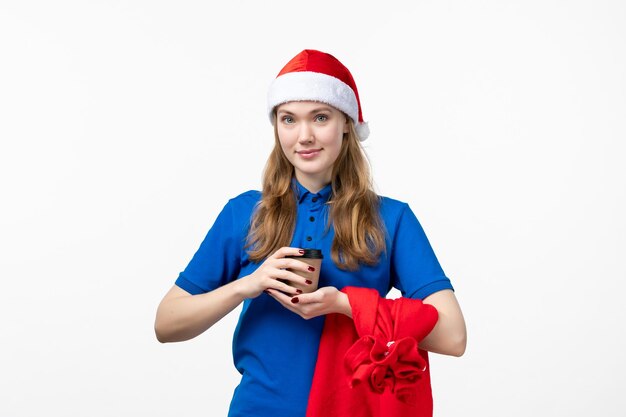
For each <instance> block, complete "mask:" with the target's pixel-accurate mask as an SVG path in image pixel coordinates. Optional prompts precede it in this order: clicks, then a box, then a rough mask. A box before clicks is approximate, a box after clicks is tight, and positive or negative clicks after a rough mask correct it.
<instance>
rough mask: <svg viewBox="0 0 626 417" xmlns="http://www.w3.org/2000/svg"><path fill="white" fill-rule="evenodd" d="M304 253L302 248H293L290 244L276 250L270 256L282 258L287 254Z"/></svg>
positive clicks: (300, 254) (296, 254)
mask: <svg viewBox="0 0 626 417" xmlns="http://www.w3.org/2000/svg"><path fill="white" fill-rule="evenodd" d="M303 254H304V250H303V249H302V248H292V247H289V246H285V247H282V248H280V249H278V250H277V251H276V252H274V253H273V254H272V255H271V256H270V258H274V259H280V258H284V257H285V256H302V255H303Z"/></svg>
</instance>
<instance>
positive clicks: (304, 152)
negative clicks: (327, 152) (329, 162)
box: [296, 148, 322, 155]
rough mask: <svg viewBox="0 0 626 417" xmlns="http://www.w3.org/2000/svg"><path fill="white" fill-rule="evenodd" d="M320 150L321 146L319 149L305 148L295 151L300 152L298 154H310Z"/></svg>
mask: <svg viewBox="0 0 626 417" xmlns="http://www.w3.org/2000/svg"><path fill="white" fill-rule="evenodd" d="M321 150H322V148H320V149H305V150H302V151H296V153H297V154H300V155H310V154H313V153H316V152H319V151H321Z"/></svg>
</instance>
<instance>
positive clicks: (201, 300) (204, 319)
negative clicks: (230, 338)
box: [154, 280, 244, 343]
mask: <svg viewBox="0 0 626 417" xmlns="http://www.w3.org/2000/svg"><path fill="white" fill-rule="evenodd" d="M180 292H181V294H178V295H176V296H173V297H166V298H165V299H164V300H163V301H162V302H161V304H160V305H159V307H158V309H157V315H156V321H155V326H154V328H155V332H156V336H157V339H158V340H159V341H160V342H162V343H165V342H180V341H183V340H189V339H192V338H194V337H196V336H198V335H200V334H202V333H203V332H205V331H206V330H207V329H209V328H210V327H211V326H213V325H214V324H215V323H217V322H218V321H219V320H220V319H222V318H223V317H224V316H225V315H227V314H228V313H230V312H231V311H232V310H233V309H235V307H237V306H238V305H239V304H241V302H242V301H243V300H244V296H243V295H242V293H241V291H240V283H239V280H235V281H233V282H231V283H229V284H226V285H224V286H222V287H219V288H217V289H215V290H213V291H211V292H208V293H206V294H199V295H189V294H188V293H184V294H183V291H182V290H180Z"/></svg>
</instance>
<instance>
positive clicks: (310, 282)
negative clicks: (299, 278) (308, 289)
mask: <svg viewBox="0 0 626 417" xmlns="http://www.w3.org/2000/svg"><path fill="white" fill-rule="evenodd" d="M304 282H306V283H307V284H309V285H311V284H313V281H311V280H310V279H307V280H306V281H304Z"/></svg>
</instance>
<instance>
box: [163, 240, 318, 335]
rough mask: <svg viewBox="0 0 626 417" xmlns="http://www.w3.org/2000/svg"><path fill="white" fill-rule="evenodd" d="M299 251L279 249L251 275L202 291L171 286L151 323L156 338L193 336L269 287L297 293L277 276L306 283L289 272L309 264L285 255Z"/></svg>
mask: <svg viewBox="0 0 626 417" xmlns="http://www.w3.org/2000/svg"><path fill="white" fill-rule="evenodd" d="M300 254H301V252H300V249H299V248H289V247H285V248H281V249H279V250H277V251H276V252H274V254H272V255H271V256H270V257H269V258H267V259H266V260H265V262H263V264H262V265H261V266H259V267H258V268H257V269H256V271H254V272H253V273H252V274H250V275H247V276H245V277H242V278H239V279H236V280H234V281H232V282H230V283H228V284H225V285H222V286H220V287H218V288H216V289H214V290H213V291H210V292H207V293H204V294H198V295H191V294H190V293H188V292H187V291H185V290H183V289H182V288H180V287H178V286H176V285H174V286H173V287H172V288H171V289H170V290H169V291H168V293H167V294H166V295H165V297H164V298H163V300H162V301H161V303H160V304H159V307H158V309H157V315H156V320H155V324H154V331H155V333H156V337H157V339H158V340H159V342H162V343H165V342H180V341H183V340H189V339H192V338H194V337H196V336H198V335H200V334H202V333H204V332H205V331H206V330H207V329H209V328H210V327H211V326H213V325H214V324H215V323H217V322H218V321H219V320H220V319H222V317H224V316H225V315H226V314H228V313H230V312H231V311H232V310H233V309H234V308H235V307H237V306H238V305H239V304H241V302H242V301H243V300H245V299H246V298H255V297H257V296H258V295H259V294H261V293H262V292H263V291H264V290H266V289H268V288H273V289H276V290H280V291H284V292H287V293H289V294H293V295H295V294H297V291H299V290H298V289H296V288H294V287H292V286H290V285H287V284H286V283H284V282H282V281H279V279H282V280H290V281H293V282H298V283H301V284H303V285H306V284H305V282H306V279H305V278H303V277H302V276H300V275H298V274H296V273H294V272H292V271H294V270H299V271H301V272H306V271H308V268H309V265H307V264H306V263H304V262H302V261H299V260H297V259H293V258H285V257H286V256H288V255H294V256H297V255H300ZM287 269H289V270H287Z"/></svg>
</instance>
